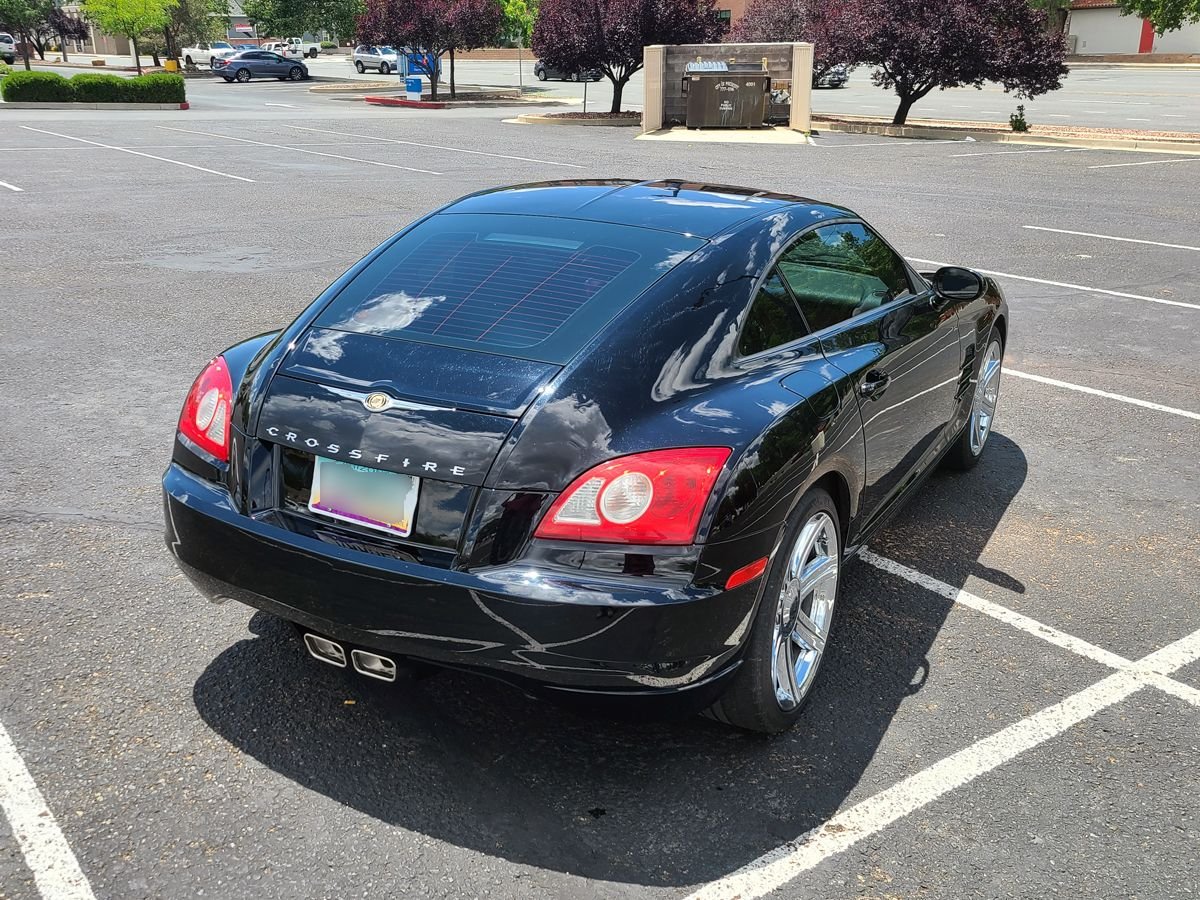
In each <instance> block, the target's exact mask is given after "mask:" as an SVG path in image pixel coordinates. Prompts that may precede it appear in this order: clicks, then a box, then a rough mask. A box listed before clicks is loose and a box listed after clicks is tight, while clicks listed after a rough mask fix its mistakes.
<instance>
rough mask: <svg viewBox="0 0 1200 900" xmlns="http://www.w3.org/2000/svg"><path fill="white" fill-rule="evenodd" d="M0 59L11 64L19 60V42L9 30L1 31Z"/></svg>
mask: <svg viewBox="0 0 1200 900" xmlns="http://www.w3.org/2000/svg"><path fill="white" fill-rule="evenodd" d="M0 59H2V60H4V61H5V62H6V63H8V64H9V65H10V66H11V65H12V64H13V63H15V62H16V61H17V44H16V42H15V41H14V40H13V36H12V35H11V34H9V33H8V32H7V31H0Z"/></svg>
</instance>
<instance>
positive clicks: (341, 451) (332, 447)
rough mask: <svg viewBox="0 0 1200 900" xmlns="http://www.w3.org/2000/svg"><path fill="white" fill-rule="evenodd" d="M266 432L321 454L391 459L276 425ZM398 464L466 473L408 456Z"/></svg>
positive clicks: (382, 460) (371, 459)
mask: <svg viewBox="0 0 1200 900" xmlns="http://www.w3.org/2000/svg"><path fill="white" fill-rule="evenodd" d="M266 432H267V434H268V435H270V436H271V437H273V438H278V437H282V438H283V440H285V441H287V442H288V443H289V444H294V445H295V446H297V447H305V448H306V449H308V450H320V451H321V454H322V455H325V454H329V455H331V456H340V455H344V456H345V457H346V459H357V460H367V461H368V462H371V461H374V462H376V463H381V462H384V461H386V460H389V459H391V456H389V455H388V454H387V453H374V454H372V453H365V454H364V453H363V451H362V450H360V449H358V448H357V447H355V448H354V449H351V450H347V449H345V448H344V447H342V446H341V445H340V444H325V445H323V446H322V444H321V442H320V441H318V440H317V439H316V438H301V437H300V435H298V434H297V433H296V432H294V431H287V430H285V429H282V428H279V427H278V426H276V425H272V426H271V427H270V428H267V429H266ZM400 465H402V466H403V467H404V468H406V469H408V468H412V467H413V466H417V467H418V468H419V469H421V470H422V471H424V472H438V471H440V472H442V473H443V474H446V473H448V474H450V475H456V476H459V477H461V476H463V475H466V474H467V470H466V469H464V468H463V467H462V466H447V467H444V468H442V469H439V468H438V464H437V463H435V462H432V461H428V460H427V461H425V462H423V463H422V462H417V463H414V462H413V461H412V460H410V459H409V458H408V457H405V458H404V459H402V460H400Z"/></svg>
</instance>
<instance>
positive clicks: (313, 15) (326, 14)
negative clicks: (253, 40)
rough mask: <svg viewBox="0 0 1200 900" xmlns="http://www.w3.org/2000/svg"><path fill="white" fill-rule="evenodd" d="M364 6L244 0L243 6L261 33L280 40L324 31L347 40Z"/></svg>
mask: <svg viewBox="0 0 1200 900" xmlns="http://www.w3.org/2000/svg"><path fill="white" fill-rule="evenodd" d="M363 6H364V4H363V0H244V2H243V3H242V9H243V10H244V11H245V13H246V15H247V16H249V17H250V19H252V20H253V21H254V24H255V26H256V27H257V28H258V30H259V32H261V33H263V34H270V35H275V36H277V37H293V36H299V35H302V34H304V33H306V32H308V33H312V34H317V33H318V32H321V31H328V32H331V33H333V34H335V35H337V36H338V37H342V38H345V37H348V36H350V35H351V34H353V33H354V24H355V21H356V20H357V19H358V17H359V16H360V15H361V14H362V12H363Z"/></svg>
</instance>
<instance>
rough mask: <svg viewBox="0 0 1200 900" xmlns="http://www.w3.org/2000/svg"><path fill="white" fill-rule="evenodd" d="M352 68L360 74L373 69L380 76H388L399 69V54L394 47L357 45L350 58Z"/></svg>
mask: <svg viewBox="0 0 1200 900" xmlns="http://www.w3.org/2000/svg"><path fill="white" fill-rule="evenodd" d="M351 61H352V62H353V63H354V68H355V69H357V70H358V71H359V72H360V73H361V72H365V71H366V70H367V69H375V70H376V71H378V72H379V74H380V75H389V74H391V73H392V72H395V71H396V70H397V69H398V68H399V67H400V54H399V53H397V52H396V49H395V48H394V47H372V46H371V45H370V44H359V45H358V46H357V47H355V48H354V54H353V56H352V57H351Z"/></svg>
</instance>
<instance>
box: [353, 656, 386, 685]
mask: <svg viewBox="0 0 1200 900" xmlns="http://www.w3.org/2000/svg"><path fill="white" fill-rule="evenodd" d="M350 659H351V660H352V661H353V662H354V671H355V672H358V673H359V674H360V675H366V676H367V677H368V678H378V679H379V680H380V681H395V680H396V664H395V663H394V662H393V661H392V660H390V659H388V658H387V657H386V656H380V655H379V654H378V653H368V652H367V651H366V650H351V651H350Z"/></svg>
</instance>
